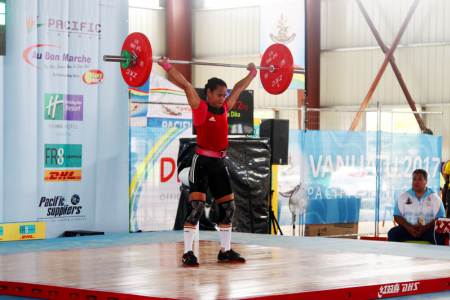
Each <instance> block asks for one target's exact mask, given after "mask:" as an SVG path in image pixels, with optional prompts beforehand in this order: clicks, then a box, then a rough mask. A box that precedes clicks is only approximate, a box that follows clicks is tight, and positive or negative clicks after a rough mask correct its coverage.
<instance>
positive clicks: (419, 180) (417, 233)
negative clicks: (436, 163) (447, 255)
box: [388, 169, 445, 245]
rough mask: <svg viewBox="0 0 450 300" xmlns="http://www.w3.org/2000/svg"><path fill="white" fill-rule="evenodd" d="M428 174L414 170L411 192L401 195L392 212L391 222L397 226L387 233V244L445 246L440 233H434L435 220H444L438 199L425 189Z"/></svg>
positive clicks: (420, 170) (434, 194)
mask: <svg viewBox="0 0 450 300" xmlns="http://www.w3.org/2000/svg"><path fill="white" fill-rule="evenodd" d="M427 182H428V174H427V172H426V171H425V170H422V169H417V170H415V171H414V173H413V180H412V189H410V190H408V191H406V192H404V193H403V194H401V195H400V196H399V197H398V199H397V205H396V206H395V208H394V220H395V222H397V223H398V224H399V226H396V227H394V228H392V229H391V230H389V232H388V241H390V242H404V241H411V240H414V241H427V242H430V243H432V244H436V245H443V244H444V242H443V240H442V238H441V234H440V233H435V232H434V223H435V222H436V219H437V218H441V217H442V218H444V217H445V212H444V205H443V204H442V200H441V198H439V196H438V195H437V194H436V193H435V192H434V191H433V190H432V189H429V188H427Z"/></svg>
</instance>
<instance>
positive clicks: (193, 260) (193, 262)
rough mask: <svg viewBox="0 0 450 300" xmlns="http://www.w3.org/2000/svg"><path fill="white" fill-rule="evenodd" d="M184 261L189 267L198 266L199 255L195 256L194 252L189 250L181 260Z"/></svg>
mask: <svg viewBox="0 0 450 300" xmlns="http://www.w3.org/2000/svg"><path fill="white" fill-rule="evenodd" d="M181 261H182V262H183V265H185V266H187V267H198V266H199V264H198V260H197V257H195V255H194V252H192V251H188V252H187V253H185V254H183V259H182V260H181Z"/></svg>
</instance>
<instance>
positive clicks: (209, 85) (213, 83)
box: [203, 77, 227, 95]
mask: <svg viewBox="0 0 450 300" xmlns="http://www.w3.org/2000/svg"><path fill="white" fill-rule="evenodd" d="M218 85H223V86H225V87H227V84H226V83H225V81H223V80H222V79H219V78H216V77H213V78H211V79H209V80H208V83H207V84H205V89H204V90H203V91H204V92H205V95H208V93H207V92H208V89H209V90H210V91H211V92H212V91H214V90H216V89H217V86H218Z"/></svg>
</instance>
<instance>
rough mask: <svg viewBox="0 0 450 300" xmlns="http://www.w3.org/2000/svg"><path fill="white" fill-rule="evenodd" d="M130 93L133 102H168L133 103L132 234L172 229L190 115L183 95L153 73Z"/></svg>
mask: <svg viewBox="0 0 450 300" xmlns="http://www.w3.org/2000/svg"><path fill="white" fill-rule="evenodd" d="M130 91H131V99H132V100H137V101H148V102H149V103H152V102H153V103H154V102H163V103H164V104H161V103H158V104H142V103H131V104H130V110H131V119H130V124H131V127H130V187H129V199H130V232H136V231H159V230H172V229H173V226H174V222H175V218H176V214H177V208H178V200H179V198H180V186H181V182H180V180H179V179H178V177H177V174H178V171H177V158H178V149H179V139H180V138H181V137H192V111H191V108H190V106H189V105H187V103H188V102H187V98H186V94H185V93H184V91H183V90H182V89H180V88H179V87H177V86H176V85H174V84H172V83H171V82H169V81H168V80H167V79H165V78H164V77H162V76H160V75H159V74H157V73H155V72H152V73H151V75H150V79H149V80H148V81H147V82H146V84H144V85H143V86H141V87H138V88H131V87H130ZM171 103H174V104H171ZM175 103H178V104H175ZM180 103H186V105H180Z"/></svg>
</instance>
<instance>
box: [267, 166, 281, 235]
mask: <svg viewBox="0 0 450 300" xmlns="http://www.w3.org/2000/svg"><path fill="white" fill-rule="evenodd" d="M269 180H270V181H269V182H270V183H269V184H270V187H271V188H270V196H269V220H268V221H269V234H270V232H271V228H272V227H273V232H274V233H275V235H277V234H278V230H279V231H280V234H281V235H283V231H281V228H280V225H279V224H278V221H277V218H276V217H275V214H274V212H273V209H272V198H273V193H274V190H272V164H270V175H269Z"/></svg>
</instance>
